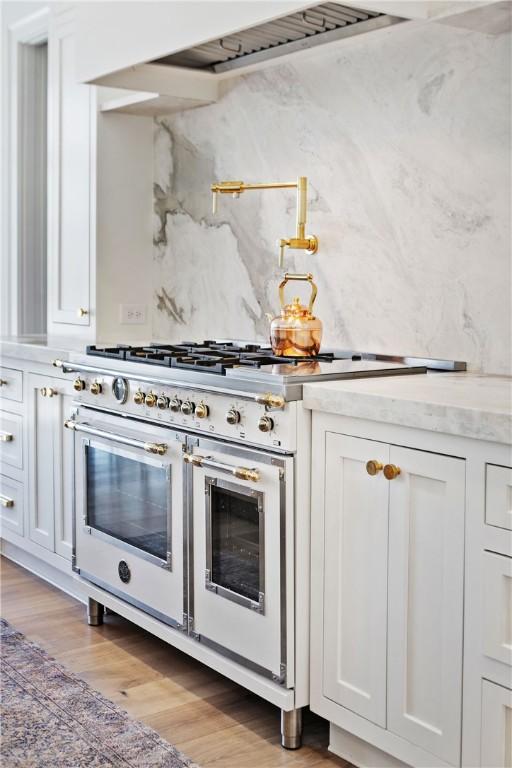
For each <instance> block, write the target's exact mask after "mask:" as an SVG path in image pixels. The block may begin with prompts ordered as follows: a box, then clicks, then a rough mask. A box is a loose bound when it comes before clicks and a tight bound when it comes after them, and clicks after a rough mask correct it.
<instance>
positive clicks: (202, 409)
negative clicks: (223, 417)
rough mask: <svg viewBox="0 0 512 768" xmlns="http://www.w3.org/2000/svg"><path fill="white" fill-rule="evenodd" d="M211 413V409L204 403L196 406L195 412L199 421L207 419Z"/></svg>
mask: <svg viewBox="0 0 512 768" xmlns="http://www.w3.org/2000/svg"><path fill="white" fill-rule="evenodd" d="M209 412H210V409H209V408H208V406H207V405H206V403H203V402H201V403H199V405H196V409H195V411H194V413H195V415H196V416H197V418H198V419H206V417H207V416H208V414H209Z"/></svg>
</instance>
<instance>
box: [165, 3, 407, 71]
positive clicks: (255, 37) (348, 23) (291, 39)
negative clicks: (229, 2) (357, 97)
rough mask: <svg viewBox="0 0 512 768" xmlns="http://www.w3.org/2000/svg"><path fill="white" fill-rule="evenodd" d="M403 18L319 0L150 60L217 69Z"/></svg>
mask: <svg viewBox="0 0 512 768" xmlns="http://www.w3.org/2000/svg"><path fill="white" fill-rule="evenodd" d="M402 21H405V19H401V18H399V17H397V16H388V15H386V14H382V13H375V12H373V11H365V10H361V9H358V8H348V7H346V6H344V5H338V3H322V4H321V5H315V6H313V7H312V8H308V9H307V10H305V11H302V12H297V13H292V14H290V15H288V16H282V17H281V18H279V19H275V20H274V21H267V22H265V23H264V24H258V25H257V26H255V27H249V28H247V29H244V30H242V31H241V32H237V33H236V34H232V35H227V36H226V37H222V38H219V39H217V40H211V41H209V42H207V43H203V44H202V45H197V46H195V47H193V48H188V49H187V50H185V51H179V52H178V53H173V54H171V55H170V56H164V57H163V58H161V59H157V60H156V61H154V62H153V63H154V64H164V65H168V66H173V67H182V68H185V69H194V70H203V71H208V72H215V73H222V72H228V71H230V70H233V69H238V68H242V67H246V66H249V65H250V64H256V63H260V62H263V61H266V60H268V59H272V58H277V57H279V56H284V55H285V54H289V53H294V52H295V51H302V50H305V49H307V48H311V47H313V46H316V45H321V44H324V43H329V42H332V41H334V40H340V39H343V38H344V37H351V36H352V35H358V34H361V33H362V32H370V31H372V30H374V29H379V28H382V27H387V26H390V25H391V24H397V23H399V22H402Z"/></svg>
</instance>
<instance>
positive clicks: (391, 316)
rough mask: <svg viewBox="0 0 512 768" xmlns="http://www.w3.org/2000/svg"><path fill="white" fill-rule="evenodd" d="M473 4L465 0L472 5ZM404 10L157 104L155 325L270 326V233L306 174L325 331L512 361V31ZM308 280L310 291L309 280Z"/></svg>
mask: <svg viewBox="0 0 512 768" xmlns="http://www.w3.org/2000/svg"><path fill="white" fill-rule="evenodd" d="M466 16H467V14H466ZM472 26H478V25H473V24H471V23H469V24H467V25H466V26H460V27H457V26H452V25H451V24H448V23H430V24H418V25H413V24H404V25H403V26H401V27H400V28H394V29H390V30H386V31H383V32H378V33H374V34H372V35H368V36H365V35H363V36H361V37H359V38H353V39H352V40H349V41H346V42H344V43H343V44H342V45H339V46H338V47H336V48H333V49H330V50H324V51H319V52H317V53H316V54H315V55H314V56H312V57H310V58H308V59H307V60H301V61H299V60H297V61H296V62H294V61H293V60H292V63H283V64H280V65H276V66H274V67H272V68H269V69H266V70H263V71H260V72H255V73H252V74H250V75H246V76H244V77H242V78H239V79H238V80H234V81H231V82H229V83H226V84H225V86H224V94H223V97H222V98H221V99H220V100H219V101H218V102H217V103H216V104H214V105H211V106H208V107H203V108H200V109H194V110H190V111H188V112H183V113H178V114H175V115H171V116H169V117H165V118H158V119H157V120H156V121H155V152H154V158H155V167H154V190H155V192H154V209H155V220H154V243H155V245H154V264H153V285H154V305H153V306H152V308H151V313H152V324H153V336H154V338H155V339H169V340H174V341H179V340H183V339H186V340H189V339H201V338H212V337H235V338H243V339H255V338H257V339H260V340H267V339H268V320H267V317H266V313H273V314H275V313H276V312H277V310H278V299H277V285H278V282H279V279H280V274H281V272H280V270H279V269H278V264H277V249H276V245H275V242H276V239H277V238H279V237H289V236H291V235H293V233H294V230H295V195H294V193H293V192H288V191H282V190H279V191H265V192H247V193H244V194H243V195H242V196H241V197H240V198H239V199H237V200H235V199H232V198H231V197H229V196H222V197H221V198H220V199H219V206H218V213H217V215H216V216H215V217H214V216H212V213H211V195H210V191H209V188H210V184H211V182H212V181H214V180H225V179H243V180H244V181H246V182H257V181H290V180H294V179H295V178H296V177H297V176H298V175H305V176H307V177H308V178H309V182H310V205H309V222H308V228H307V229H308V234H315V235H317V236H318V238H319V241H320V249H319V252H318V253H317V254H316V255H314V256H307V255H303V254H301V253H299V252H296V251H290V252H288V255H287V256H286V261H285V268H286V269H287V270H288V271H297V272H303V271H312V272H313V273H314V275H315V279H316V281H317V283H318V288H319V293H318V299H317V302H316V305H315V309H316V313H317V314H318V316H319V317H321V318H322V320H323V322H324V345H325V346H336V347H341V348H354V349H364V350H368V351H378V352H383V353H397V354H409V355H428V356H432V357H442V358H456V359H462V360H466V361H468V363H469V366H470V367H471V368H472V369H473V370H482V371H485V372H488V373H510V370H511V337H510V328H511V263H510V236H511V224H510V217H511V209H510V181H511V178H510V161H511V137H510V130H511V125H510V109H511V94H510V58H511V37H510V33H508V32H504V31H503V30H502V29H501V28H500V30H499V33H492V34H491V33H488V32H485V31H480V30H479V29H472V28H471V27H472ZM300 290H301V289H300V288H299V291H298V292H300Z"/></svg>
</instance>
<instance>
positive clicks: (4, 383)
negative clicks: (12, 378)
mask: <svg viewBox="0 0 512 768" xmlns="http://www.w3.org/2000/svg"><path fill="white" fill-rule="evenodd" d="M8 383H9V382H8V381H7V379H0V387H6V386H7V385H8Z"/></svg>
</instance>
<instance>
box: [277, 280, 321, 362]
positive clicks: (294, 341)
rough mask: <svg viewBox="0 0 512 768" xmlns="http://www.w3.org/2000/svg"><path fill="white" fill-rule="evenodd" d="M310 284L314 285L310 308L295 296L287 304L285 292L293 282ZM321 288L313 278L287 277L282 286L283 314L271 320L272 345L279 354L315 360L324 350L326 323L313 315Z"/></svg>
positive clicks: (280, 288)
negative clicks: (318, 288)
mask: <svg viewBox="0 0 512 768" xmlns="http://www.w3.org/2000/svg"><path fill="white" fill-rule="evenodd" d="M295 280H299V281H306V282H308V283H309V284H310V286H311V296H310V298H309V305H308V306H307V307H306V306H305V305H303V304H301V303H300V299H299V298H298V297H295V298H294V299H293V300H292V302H291V303H290V304H285V299H284V289H285V286H286V284H287V283H289V282H290V281H295ZM316 294H317V287H316V285H315V283H314V282H313V275H312V274H311V272H308V273H307V274H305V275H294V274H288V272H287V273H286V274H285V276H284V278H283V280H282V281H281V283H280V284H279V302H280V304H281V313H280V314H279V315H277V316H276V317H274V318H272V319H271V322H270V343H271V345H272V351H273V353H274V354H275V355H282V356H284V357H304V356H307V357H313V356H315V355H317V354H318V353H319V351H320V343H321V341H322V321H321V320H320V319H319V318H318V317H315V316H314V315H313V312H312V310H313V304H314V302H315V299H316Z"/></svg>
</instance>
